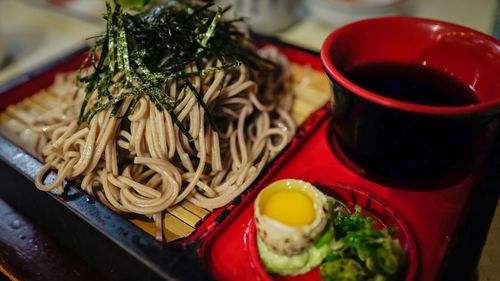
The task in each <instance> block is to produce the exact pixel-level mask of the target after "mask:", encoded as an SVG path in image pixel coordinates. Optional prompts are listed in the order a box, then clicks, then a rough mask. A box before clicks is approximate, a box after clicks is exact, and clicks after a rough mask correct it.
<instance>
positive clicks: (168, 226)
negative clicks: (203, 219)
mask: <svg viewBox="0 0 500 281" xmlns="http://www.w3.org/2000/svg"><path fill="white" fill-rule="evenodd" d="M193 231H194V228H192V227H191V226H189V225H188V224H186V223H185V222H183V221H181V220H180V219H178V218H176V217H175V216H173V215H171V214H169V213H165V216H164V217H163V237H165V240H166V241H167V242H170V241H174V240H177V239H180V238H184V237H188V236H189V235H190V234H191V233H193Z"/></svg>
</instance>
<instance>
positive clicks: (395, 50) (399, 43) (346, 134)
mask: <svg viewBox="0 0 500 281" xmlns="http://www.w3.org/2000/svg"><path fill="white" fill-rule="evenodd" d="M380 62H384V63H386V62H389V63H398V64H413V65H420V66H425V67H427V68H431V69H434V70H437V71H439V72H443V73H445V74H447V75H449V76H451V77H453V78H455V79H456V80H459V81H460V82H462V83H464V84H465V85H466V86H467V87H469V88H471V89H473V90H474V91H475V94H476V97H477V99H478V101H477V103H474V104H469V105H462V106H436V105H425V104H421V103H420V104H419V103H412V102H407V101H403V100H400V99H394V98H390V97H387V96H382V95H380V94H377V93H375V92H372V91H369V90H366V89H364V88H362V87H360V86H359V85H357V84H355V83H353V82H352V81H350V80H349V79H348V78H347V77H346V72H347V71H349V69H352V68H353V67H356V66H359V65H362V64H368V63H380ZM321 63H322V66H323V68H324V70H325V73H326V74H327V75H328V77H329V78H330V80H331V82H332V88H333V108H334V109H333V118H332V123H331V130H330V131H331V132H330V134H329V136H328V137H329V139H330V144H331V145H332V147H333V148H334V150H335V151H336V152H337V154H339V156H340V158H341V159H343V161H344V162H345V163H346V164H347V165H348V166H350V167H352V168H353V169H354V170H355V171H356V172H358V173H359V174H361V175H363V176H366V177H368V178H373V179H375V180H378V179H390V180H395V181H397V182H419V181H425V180H432V179H436V178H440V177H442V176H443V175H446V174H447V173H450V171H454V173H456V172H457V170H456V169H458V168H460V169H462V168H464V167H465V168H467V167H468V165H467V162H468V161H470V155H471V153H472V152H473V147H474V145H475V142H476V140H477V138H478V135H480V134H481V132H483V131H484V129H485V127H486V126H488V125H489V124H491V122H492V121H494V120H496V119H497V116H498V113H499V112H500V76H499V75H500V43H499V41H498V40H497V39H495V38H492V37H490V36H487V35H485V34H482V33H480V32H477V31H474V30H472V29H469V28H466V27H462V26H459V25H455V24H451V23H446V22H442V21H437V20H430V19H421V18H413V17H387V18H376V19H369V20H363V21H359V22H355V23H352V24H349V25H346V26H344V27H342V28H339V29H337V30H336V31H334V32H333V33H331V34H330V35H329V36H328V37H327V39H326V40H325V42H324V44H323V46H322V48H321Z"/></svg>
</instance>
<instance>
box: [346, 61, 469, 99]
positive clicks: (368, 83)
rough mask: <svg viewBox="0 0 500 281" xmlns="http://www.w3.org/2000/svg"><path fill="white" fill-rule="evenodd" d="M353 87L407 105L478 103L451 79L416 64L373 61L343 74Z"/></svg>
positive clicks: (458, 81) (444, 74) (440, 72)
mask: <svg viewBox="0 0 500 281" xmlns="http://www.w3.org/2000/svg"><path fill="white" fill-rule="evenodd" d="M344 75H345V76H346V77H347V78H348V79H349V80H350V81H351V82H353V83H354V84H356V85H358V86H360V87H362V88H364V89H366V90H369V91H371V92H374V93H376V94H379V95H382V96H386V97H388V98H392V99H396V100H401V101H405V102H410V103H417V104H423V105H433V106H463V105H470V104H475V103H478V99H477V97H476V94H475V93H474V91H473V90H472V89H471V88H470V87H469V86H468V85H467V84H465V83H463V82H461V81H460V80H458V79H456V78H454V77H453V76H451V75H449V74H447V73H445V72H443V71H439V70H436V69H433V68H430V67H426V66H424V65H419V64H403V63H393V62H376V63H367V64H361V65H358V66H355V67H352V68H350V69H348V70H347V71H345V72H344Z"/></svg>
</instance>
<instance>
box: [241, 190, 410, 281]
mask: <svg viewBox="0 0 500 281" xmlns="http://www.w3.org/2000/svg"><path fill="white" fill-rule="evenodd" d="M313 185H315V186H316V187H317V188H319V189H320V190H321V191H322V192H323V193H325V194H326V195H328V196H331V197H333V198H335V199H336V200H338V201H340V202H341V203H343V204H345V205H346V206H347V207H348V208H349V209H350V210H351V211H353V210H354V206H355V205H359V206H361V207H362V208H363V212H362V213H363V215H365V216H370V217H372V218H373V219H374V220H375V221H376V222H377V223H376V225H375V228H379V229H380V228H389V227H396V228H397V229H398V231H397V232H396V234H395V238H397V239H398V240H399V241H400V243H401V247H402V249H403V253H404V254H405V261H404V263H403V271H404V273H403V275H402V276H404V279H402V280H408V281H409V280H415V278H416V275H417V271H418V253H417V247H416V244H415V240H414V238H413V234H412V232H411V230H410V228H409V227H408V225H407V224H406V222H405V221H404V220H403V219H402V218H401V217H400V216H399V215H398V214H397V213H396V212H395V211H394V210H393V209H392V208H391V207H390V206H388V205H387V204H386V203H384V202H383V201H382V200H380V199H378V198H377V197H376V196H374V195H373V194H370V193H368V192H366V191H363V190H361V189H359V188H357V187H354V186H351V185H347V184H344V183H340V182H332V183H313ZM244 239H245V240H246V244H247V247H248V258H249V262H250V265H251V267H252V268H253V269H254V270H255V272H256V276H258V280H269V281H270V280H293V281H302V280H313V281H315V280H317V281H321V276H320V273H319V268H316V269H314V270H312V271H310V272H308V273H305V274H301V275H296V276H278V275H272V274H269V273H267V272H266V270H265V268H264V266H263V265H262V263H261V261H260V258H259V253H258V250H257V235H256V229H255V222H254V219H253V218H252V219H251V221H250V222H249V224H248V228H247V230H246V231H245V238H244Z"/></svg>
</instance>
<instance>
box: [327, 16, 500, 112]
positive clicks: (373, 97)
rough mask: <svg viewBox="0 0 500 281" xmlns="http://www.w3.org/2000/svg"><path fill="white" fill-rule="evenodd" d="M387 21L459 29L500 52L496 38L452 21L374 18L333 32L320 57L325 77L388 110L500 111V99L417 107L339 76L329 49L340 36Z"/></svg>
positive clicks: (499, 43) (415, 18)
mask: <svg viewBox="0 0 500 281" xmlns="http://www.w3.org/2000/svg"><path fill="white" fill-rule="evenodd" d="M387 21H391V22H413V23H415V24H417V23H430V24H437V25H441V26H446V27H449V28H453V29H456V30H457V31H461V32H467V33H470V34H473V35H474V36H477V37H479V38H481V39H483V40H485V41H488V42H492V43H494V44H496V45H497V47H498V48H499V49H500V42H499V41H498V40H497V39H495V38H493V37H491V36H488V35H486V34H484V33H481V32H479V31H475V30H473V29H470V28H467V27H464V26H461V25H457V24H453V23H449V22H444V21H439V20H431V19H424V18H417V17H381V18H374V19H366V20H361V21H357V22H354V23H350V24H347V25H345V26H343V27H341V28H339V29H337V30H335V31H334V32H332V33H330V35H328V37H327V38H326V39H325V41H324V42H323V45H322V46H321V52H320V58H321V65H322V66H323V69H324V70H325V72H326V74H327V75H328V76H329V77H330V78H332V79H333V80H335V81H337V82H338V83H339V84H340V85H342V87H345V88H346V89H348V90H349V91H351V92H352V93H354V94H355V95H358V96H360V97H362V98H363V99H365V100H368V101H371V102H373V103H376V104H378V105H381V106H383V107H388V108H392V109H396V110H400V111H406V112H412V113H418V114H425V115H441V116H457V115H476V114H483V113H489V112H490V111H493V110H495V108H500V97H498V98H497V99H494V100H491V101H484V102H480V103H477V104H472V105H465V106H431V105H421V104H414V103H409V102H404V101H400V100H395V99H391V98H388V97H384V96H381V95H378V94H376V93H374V92H371V91H368V90H365V89H363V88H361V87H359V86H357V85H356V84H354V83H353V82H351V81H349V80H348V79H347V78H346V77H345V76H344V75H343V74H341V73H340V71H339V70H338V69H337V68H336V67H335V66H334V65H333V63H332V61H333V59H332V52H331V51H330V50H332V49H335V46H333V42H334V41H335V40H336V39H337V38H338V37H339V36H340V35H341V34H344V33H346V32H350V31H351V30H352V29H353V28H355V27H357V26H360V25H361V26H362V25H367V26H368V25H374V24H377V23H381V22H387ZM499 52H500V51H499ZM499 111H500V110H499Z"/></svg>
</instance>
